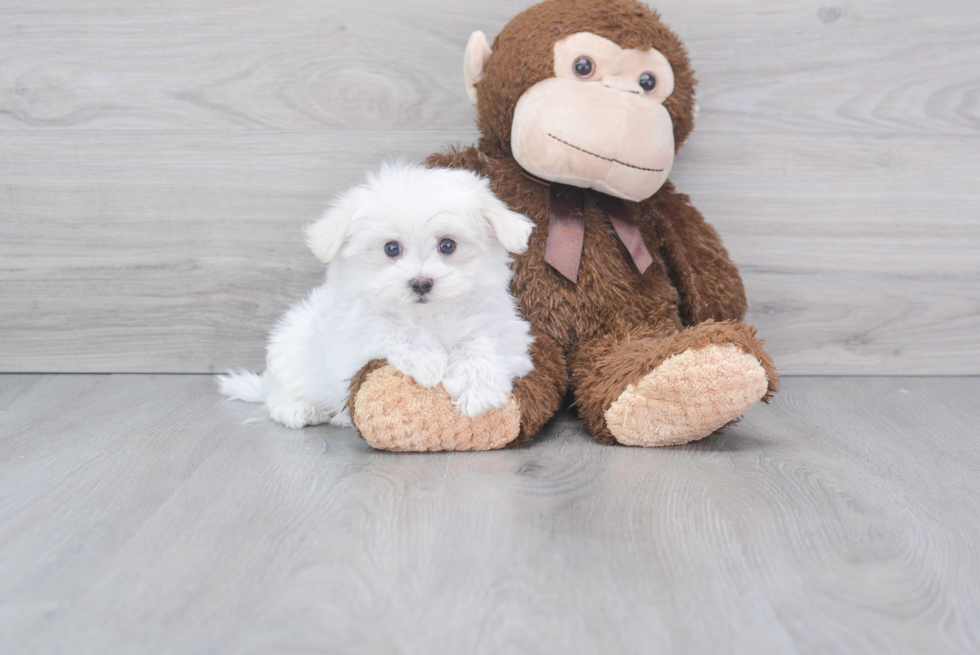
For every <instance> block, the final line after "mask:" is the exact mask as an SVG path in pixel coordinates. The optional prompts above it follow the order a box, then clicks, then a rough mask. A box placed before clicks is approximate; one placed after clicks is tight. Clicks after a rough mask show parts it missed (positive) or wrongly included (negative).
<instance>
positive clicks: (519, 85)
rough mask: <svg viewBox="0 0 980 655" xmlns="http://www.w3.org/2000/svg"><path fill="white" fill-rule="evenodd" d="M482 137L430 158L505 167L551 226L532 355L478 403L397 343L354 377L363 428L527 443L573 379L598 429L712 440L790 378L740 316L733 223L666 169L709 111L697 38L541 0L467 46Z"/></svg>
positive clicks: (577, 4)
mask: <svg viewBox="0 0 980 655" xmlns="http://www.w3.org/2000/svg"><path fill="white" fill-rule="evenodd" d="M464 73H465V80H466V84H467V92H468V93H469V96H470V99H471V100H473V101H474V102H475V103H476V108H477V115H478V122H479V128H480V133H481V137H480V141H479V145H478V146H477V147H475V148H474V147H469V148H465V149H451V150H449V151H448V152H446V153H444V154H436V155H433V156H431V157H430V158H429V160H428V164H429V165H431V166H442V167H454V168H466V169H469V170H471V171H474V172H476V173H478V174H480V175H483V176H485V177H487V178H489V180H490V181H491V184H492V187H493V189H494V191H495V192H496V193H497V195H498V196H499V197H500V198H501V199H502V200H503V201H504V202H506V203H507V204H508V205H509V206H510V207H511V208H512V209H513V210H515V211H518V212H521V213H523V214H525V215H527V216H528V217H529V218H530V219H531V220H533V221H534V222H535V223H536V224H537V229H536V230H535V231H534V233H533V234H532V235H531V241H530V244H529V247H528V249H527V251H526V252H524V253H523V254H521V255H518V256H517V257H516V259H515V262H514V279H513V283H512V291H513V293H514V296H515V297H516V298H517V301H518V304H519V305H520V308H521V311H522V313H523V315H524V317H525V319H526V320H527V321H529V322H530V324H531V326H532V333H533V335H534V337H535V341H534V345H533V346H532V350H531V356H532V359H533V361H534V366H535V368H534V370H533V371H532V372H531V373H530V374H528V375H527V376H526V377H524V378H521V379H519V380H516V381H515V383H514V390H513V394H512V397H511V400H510V402H509V403H508V404H507V405H506V406H504V407H503V408H500V409H495V410H491V411H489V412H487V413H485V414H482V415H480V416H477V417H475V418H468V417H466V416H463V415H462V414H460V413H459V412H458V411H457V410H456V408H455V407H454V406H453V403H452V401H451V399H450V398H449V396H448V394H446V393H445V392H444V391H443V390H442V389H441V387H436V388H434V389H428V388H424V387H422V386H420V385H418V384H416V383H415V382H414V381H413V380H412V379H411V378H408V377H405V376H403V375H401V374H400V373H398V372H396V371H395V370H394V369H392V368H391V367H389V366H387V365H386V364H385V363H384V362H382V361H373V362H371V363H370V364H368V365H367V366H366V367H365V368H363V369H362V370H361V371H360V372H359V373H358V374H357V375H356V376H355V377H354V379H353V380H352V382H351V394H350V399H349V401H348V410H349V411H350V415H351V418H352V420H353V422H354V425H355V426H356V427H357V429H358V431H359V432H360V434H361V436H363V437H364V438H365V439H366V440H367V441H368V443H370V444H371V445H372V446H374V447H375V448H382V449H387V450H469V449H490V448H500V447H503V446H507V445H515V444H522V443H524V442H526V441H527V440H528V439H529V438H530V437H531V436H533V435H534V434H535V433H536V432H537V431H538V430H539V429H540V428H541V427H542V426H543V425H544V424H545V423H546V422H547V421H548V419H549V418H551V416H552V415H554V413H555V412H556V411H557V410H558V409H559V407H560V406H561V403H562V401H563V399H564V398H565V397H566V395H567V394H570V395H571V396H572V398H573V399H574V406H575V407H576V408H577V410H578V414H579V416H580V417H581V419H582V420H583V421H584V422H585V424H586V426H587V427H588V428H589V430H590V431H591V432H592V434H593V435H595V437H596V439H598V440H599V441H602V442H604V443H609V444H623V445H628V446H662V445H671V444H682V443H687V442H689V441H694V440H696V439H701V438H703V437H705V436H707V435H709V434H711V433H712V432H714V431H716V430H718V429H719V428H721V427H723V426H725V425H726V424H728V423H730V422H732V421H734V420H735V419H737V418H738V417H739V416H741V415H742V413H743V412H745V410H747V409H748V408H749V407H751V406H752V405H753V404H755V403H756V402H758V401H759V400H768V399H769V397H770V396H771V395H772V394H773V393H774V392H775V391H776V384H777V377H776V372H775V370H774V368H773V364H772V360H771V359H770V358H769V356H768V355H767V354H766V353H765V351H764V350H763V348H762V344H761V342H760V341H759V340H758V339H757V338H756V336H755V329H754V328H752V327H751V326H749V325H746V324H744V323H742V322H741V321H742V318H743V316H744V314H745V310H746V300H745V292H744V289H743V287H742V281H741V279H740V278H739V274H738V269H736V267H735V265H734V264H733V263H732V262H731V260H730V259H729V258H728V253H727V252H726V251H725V248H724V247H723V246H722V245H721V241H720V239H719V237H718V234H717V233H716V232H715V231H714V229H712V228H711V227H710V226H709V225H708V224H707V223H705V221H704V219H703V218H702V216H701V214H700V213H699V212H698V211H697V210H696V209H695V208H694V207H693V206H692V205H691V204H690V202H689V200H688V197H687V196H685V195H683V194H680V193H678V192H677V191H675V190H674V187H673V185H672V184H671V183H670V182H669V181H668V180H667V176H668V174H669V173H670V169H671V166H672V164H673V160H674V153H675V151H676V150H677V149H678V148H679V147H680V146H681V144H683V143H684V140H685V139H687V137H688V135H689V134H690V133H691V130H692V128H693V127H694V119H695V114H696V108H695V104H694V84H695V81H694V75H693V72H692V71H691V68H690V63H689V61H688V57H687V54H686V52H685V50H684V46H683V45H682V44H681V42H680V40H679V39H678V38H677V36H675V35H674V33H673V32H671V31H670V30H669V29H668V28H667V27H665V26H664V25H663V24H662V23H661V22H660V19H659V16H658V15H657V14H656V13H654V12H653V11H651V10H650V9H648V8H647V7H646V6H645V5H642V4H640V3H639V2H636V1H635V0H546V1H545V2H542V3H541V4H538V5H535V6H533V7H531V8H530V9H527V10H526V11H524V12H523V13H521V14H520V15H518V16H517V17H516V18H514V19H513V20H512V21H511V22H510V23H509V24H508V25H507V26H506V27H504V29H503V31H502V32H501V33H500V34H499V35H498V36H497V39H496V41H495V42H494V44H493V47H492V48H491V47H490V46H489V45H488V43H487V40H486V38H485V37H484V36H483V34H482V33H481V32H476V33H474V34H473V35H472V36H471V37H470V40H469V44H468V45H467V48H466V55H465V62H464Z"/></svg>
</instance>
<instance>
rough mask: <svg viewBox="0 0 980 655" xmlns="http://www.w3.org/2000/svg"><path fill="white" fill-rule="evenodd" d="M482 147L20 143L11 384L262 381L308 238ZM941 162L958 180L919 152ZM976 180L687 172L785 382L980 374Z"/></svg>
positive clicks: (9, 288)
mask: <svg viewBox="0 0 980 655" xmlns="http://www.w3.org/2000/svg"><path fill="white" fill-rule="evenodd" d="M474 136H475V134H474V133H473V132H472V131H471V132H447V133H424V134H420V133H415V132H386V133H377V132H357V133H348V132H303V131H301V132H289V133H283V132H280V133H274V134H271V133H267V132H241V133H238V134H236V135H234V136H229V135H228V134H226V133H223V132H218V133H210V132H205V133H202V132H196V133H183V132H182V133H177V134H164V135H159V134H152V133H151V134H146V133H129V132H127V133H113V134H111V135H109V134H107V133H103V132H100V133H95V134H92V133H88V132H84V133H81V134H78V133H58V134H52V133H39V132H32V133H26V134H25V133H20V134H11V135H9V137H8V138H7V140H6V142H5V144H4V146H3V148H4V150H5V152H6V157H5V159H4V160H3V164H2V165H3V166H4V167H5V171H6V173H5V176H4V177H5V180H6V182H7V186H6V187H5V189H4V192H5V202H4V203H3V204H2V205H0V261H3V266H2V267H0V286H2V288H3V292H2V294H3V297H4V302H3V303H2V304H0V326H3V327H2V330H3V339H2V340H0V370H6V371H76V372H83V371H99V372H111V371H146V372H206V371H214V370H223V369H224V368H226V367H234V366H247V367H251V368H261V367H262V364H263V360H264V351H263V344H264V339H265V334H266V333H267V331H268V330H269V329H270V328H271V326H272V325H273V324H274V322H275V320H276V319H277V318H278V316H279V315H280V313H281V312H282V311H283V310H284V309H285V308H286V307H287V306H288V305H289V304H291V303H292V302H295V301H296V300H297V299H299V298H300V297H302V296H303V295H304V294H305V293H306V292H307V291H308V290H309V289H310V288H311V287H313V286H314V285H315V284H317V283H318V281H319V279H320V276H321V275H322V265H321V264H319V262H317V261H316V259H315V258H314V257H313V256H312V255H311V254H310V253H309V252H308V251H307V250H306V249H305V247H304V246H303V244H302V240H301V233H300V227H301V225H302V223H304V222H305V221H307V220H310V219H312V218H314V217H316V215H317V214H318V212H319V210H320V208H321V207H322V206H323V205H324V203H325V202H326V200H327V198H328V197H329V196H330V195H331V194H333V193H336V192H338V191H340V190H341V189H343V188H345V187H347V186H349V185H351V184H353V183H354V182H356V181H357V180H358V178H359V177H360V176H361V171H362V170H363V169H365V168H372V167H374V166H375V165H376V164H377V163H378V162H379V161H381V160H382V159H383V158H385V157H386V156H391V155H400V154H404V155H406V156H409V157H411V158H416V159H418V158H421V157H423V156H424V155H425V154H427V153H428V152H431V151H434V150H437V149H438V148H439V147H440V146H441V145H443V144H446V143H451V142H456V141H460V142H467V141H471V140H472V139H473V138H474ZM936 148H941V149H942V151H943V154H944V160H945V162H946V163H947V165H944V166H939V165H936V166H925V167H922V166H921V161H916V162H912V161H910V160H909V159H908V158H907V156H906V155H907V153H910V152H919V153H928V152H930V151H931V150H933V149H936ZM148 152H149V153H152V156H151V157H148V156H147V153H148ZM976 166H977V159H976V155H975V149H974V144H973V142H972V141H970V140H966V141H964V140H963V139H960V138H958V137H891V138H868V137H850V138H847V139H844V138H843V137H841V138H837V139H834V140H830V141H829V142H828V140H826V139H824V138H823V137H819V136H813V135H792V136H786V135H784V136H779V137H776V136H771V137H769V138H768V139H767V140H766V141H764V142H746V141H745V140H744V139H743V138H742V137H741V136H739V135H722V134H715V135H712V136H711V137H708V138H698V137H697V136H696V137H695V139H694V140H693V142H692V143H691V144H690V145H689V146H688V147H687V148H685V149H684V150H683V151H682V153H681V156H680V159H679V161H678V164H677V172H676V174H675V175H674V179H675V181H676V183H677V185H678V187H679V188H680V189H682V190H684V191H685V192H688V193H690V194H691V195H692V197H693V200H694V202H695V204H696V205H698V206H699V207H700V208H701V209H702V211H703V212H704V213H705V214H706V215H707V216H709V217H710V218H711V221H712V222H713V223H714V224H715V225H716V226H717V227H718V229H719V230H720V231H721V233H722V234H723V235H724V237H725V240H726V244H727V245H728V246H729V248H730V250H731V252H732V256H733V257H734V259H735V261H736V262H738V263H739V264H740V265H741V268H742V271H743V274H744V277H745V280H746V285H747V288H748V292H749V298H750V302H751V306H752V309H751V313H750V317H749V318H750V320H752V321H753V322H754V323H756V324H757V325H758V326H759V328H760V330H761V333H762V335H763V336H764V337H765V338H767V339H768V340H769V347H770V350H771V352H772V354H773V356H774V357H775V359H776V362H777V365H778V366H779V367H780V369H781V370H783V371H784V372H785V373H790V374H800V373H863V374H868V373H889V374H914V373H936V374H956V373H959V374H968V373H972V372H974V371H976V370H980V337H978V335H980V229H978V226H977V223H976V221H975V219H974V217H975V216H977V215H978V214H980V187H978V186H977V185H976V184H975V177H974V170H975V168H976ZM800 180H805V181H806V182H805V185H806V186H805V187H803V188H801V184H800ZM811 189H812V190H815V189H820V190H821V192H820V193H819V194H813V195H811V194H812V193H813V191H811Z"/></svg>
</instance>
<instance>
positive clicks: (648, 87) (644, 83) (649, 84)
mask: <svg viewBox="0 0 980 655" xmlns="http://www.w3.org/2000/svg"><path fill="white" fill-rule="evenodd" d="M637 81H638V82H639V84H640V88H641V89H643V90H644V91H646V92H647V93H649V92H650V91H653V87H655V86H657V78H655V77H654V76H653V73H644V74H643V75H640V79H639V80H637Z"/></svg>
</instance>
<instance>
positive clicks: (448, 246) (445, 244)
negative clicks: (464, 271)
mask: <svg viewBox="0 0 980 655" xmlns="http://www.w3.org/2000/svg"><path fill="white" fill-rule="evenodd" d="M455 250H456V242H455V241H453V240H452V239H443V240H442V241H440V242H439V252H441V253H442V254H444V255H450V254H452V253H453V252H454V251H455Z"/></svg>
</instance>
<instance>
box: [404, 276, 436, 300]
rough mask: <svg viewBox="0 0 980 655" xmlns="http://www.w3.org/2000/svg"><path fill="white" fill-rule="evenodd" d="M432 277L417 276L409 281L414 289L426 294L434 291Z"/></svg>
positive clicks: (418, 292)
mask: <svg viewBox="0 0 980 655" xmlns="http://www.w3.org/2000/svg"><path fill="white" fill-rule="evenodd" d="M432 284H433V282H432V278H431V277H417V278H415V279H414V280H412V281H411V282H409V283H408V286H410V287H412V291H414V292H415V293H417V294H419V295H420V296H424V295H425V294H427V293H429V292H430V291H432Z"/></svg>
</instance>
